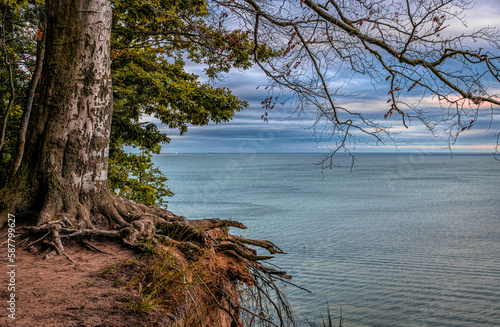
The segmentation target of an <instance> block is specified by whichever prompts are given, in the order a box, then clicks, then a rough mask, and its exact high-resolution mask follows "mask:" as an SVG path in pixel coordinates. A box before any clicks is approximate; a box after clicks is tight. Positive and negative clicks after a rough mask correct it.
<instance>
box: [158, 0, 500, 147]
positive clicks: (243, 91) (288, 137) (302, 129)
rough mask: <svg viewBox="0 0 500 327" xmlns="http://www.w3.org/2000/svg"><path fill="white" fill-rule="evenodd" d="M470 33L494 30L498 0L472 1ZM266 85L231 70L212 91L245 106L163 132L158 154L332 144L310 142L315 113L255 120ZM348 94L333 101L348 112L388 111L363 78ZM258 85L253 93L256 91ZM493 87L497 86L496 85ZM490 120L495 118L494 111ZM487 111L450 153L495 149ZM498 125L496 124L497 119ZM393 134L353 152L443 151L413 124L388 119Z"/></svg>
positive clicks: (258, 77) (430, 104)
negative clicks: (225, 118)
mask: <svg viewBox="0 0 500 327" xmlns="http://www.w3.org/2000/svg"><path fill="white" fill-rule="evenodd" d="M467 21H468V24H469V26H470V27H471V28H475V27H480V26H484V25H485V24H486V25H490V26H498V27H500V0H478V1H477V4H476V6H475V7H474V9H473V10H472V11H470V12H469V13H468V16H467ZM202 69H203V68H202V67H199V66H194V65H189V70H190V71H191V72H193V73H196V74H198V75H200V76H202ZM266 82H267V80H266V77H265V75H264V74H263V73H262V72H261V71H259V69H258V68H254V69H250V70H248V71H245V72H240V71H237V70H236V71H232V72H231V73H229V74H228V75H226V76H225V79H224V80H223V81H220V82H218V83H217V86H220V87H228V88H230V89H231V90H232V92H233V93H234V94H235V95H237V96H238V97H239V98H240V99H243V100H246V101H247V102H248V103H249V107H248V108H247V109H246V110H244V111H242V112H239V113H236V115H235V117H234V119H233V120H232V121H231V122H229V123H224V124H219V125H215V124H209V125H208V126H202V127H190V129H189V131H188V133H186V134H185V135H183V136H179V135H178V133H177V132H176V131H173V130H168V129H166V128H165V127H163V128H162V129H163V130H165V131H166V132H167V133H168V135H169V136H170V137H171V139H172V141H171V143H170V144H168V145H165V146H163V149H162V151H163V152H167V153H176V152H177V153H207V152H212V151H214V152H216V153H248V152H251V153H254V152H257V153H303V152H319V153H325V152H327V151H328V150H327V146H332V144H328V143H324V142H319V143H318V142H316V140H315V138H314V136H313V130H312V129H311V128H310V127H311V125H312V123H313V121H314V118H315V112H312V111H311V112H309V113H306V114H303V115H300V116H296V115H294V116H290V112H291V110H292V109H293V108H292V107H287V106H285V107H283V108H280V107H278V106H277V107H276V108H278V109H273V110H272V111H271V112H270V116H269V122H268V123H264V122H263V121H262V120H261V115H262V114H263V110H262V109H261V101H263V100H264V99H265V98H266V92H265V91H264V90H263V89H264V87H265V86H266V85H267V84H266ZM347 85H348V87H349V88H352V89H353V90H358V91H359V90H361V91H362V92H363V94H362V95H361V96H359V97H348V98H342V99H340V100H339V101H340V102H341V103H342V104H345V105H346V106H349V107H351V108H367V107H369V108H373V110H375V111H380V112H381V113H382V114H381V115H383V113H384V112H386V111H387V110H388V108H389V105H388V104H387V103H386V99H387V89H383V90H382V91H380V92H376V91H374V89H373V86H372V85H371V83H370V80H368V79H367V78H363V77H359V78H356V79H353V80H349V83H348V84H347ZM257 86H260V88H259V89H256V88H257ZM496 87H498V85H497V86H496ZM421 106H422V108H426V109H429V110H433V109H435V108H437V103H436V101H433V100H432V99H425V100H424V101H423V102H422V104H421ZM495 116H497V117H498V119H500V116H499V114H498V109H497V110H496V112H495ZM490 118H491V111H488V110H485V111H484V114H483V115H481V117H480V118H479V119H478V123H477V124H476V126H475V127H474V128H473V129H472V130H470V131H466V132H465V133H464V134H462V135H461V137H460V138H459V140H458V142H457V143H456V145H454V146H453V148H452V149H453V151H454V152H455V153H458V152H482V153H492V152H493V150H494V145H495V141H496V138H495V133H498V131H499V130H500V126H499V125H498V123H495V122H493V124H492V125H491V126H490V121H491V119H490ZM497 121H498V120H497ZM394 124H395V125H394V126H395V129H394V131H401V133H400V134H399V135H397V136H396V141H397V146H396V145H395V144H394V143H393V142H391V141H387V142H385V144H378V145H377V144H375V143H374V142H370V143H368V144H358V145H357V146H356V151H357V152H359V153H361V152H395V151H399V152H414V151H423V152H444V151H447V150H445V149H444V147H446V145H447V141H448V139H447V137H446V136H444V135H443V136H442V137H437V138H436V137H432V136H431V134H430V133H429V132H428V131H426V129H425V127H423V126H422V124H420V123H418V122H414V123H413V125H411V126H410V127H409V128H408V129H404V130H403V129H402V128H398V125H400V123H398V122H397V120H394Z"/></svg>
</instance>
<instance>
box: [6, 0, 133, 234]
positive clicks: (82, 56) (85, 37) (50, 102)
mask: <svg viewBox="0 0 500 327" xmlns="http://www.w3.org/2000/svg"><path fill="white" fill-rule="evenodd" d="M46 10H47V16H48V17H47V30H46V33H47V37H46V55H45V59H44V64H43V71H42V80H41V88H40V97H39V99H40V100H39V102H38V104H37V105H36V106H35V107H34V108H33V114H32V117H31V120H30V125H29V134H28V140H27V143H26V150H25V154H24V156H23V161H22V163H21V166H20V168H19V170H18V172H17V174H16V175H15V176H13V179H12V182H11V183H10V185H9V186H10V188H16V189H17V191H18V192H21V197H23V198H24V199H23V201H22V203H19V204H18V205H17V207H18V208H19V207H22V209H23V210H24V211H26V209H27V208H30V211H35V212H40V215H39V217H38V221H37V223H38V224H39V225H40V224H44V223H47V222H48V221H49V220H50V219H52V218H53V216H54V215H55V214H56V213H57V212H60V211H64V212H65V213H66V214H67V218H69V219H70V221H72V222H76V223H78V225H79V226H80V227H86V226H88V225H89V224H88V217H89V212H88V211H89V210H88V209H89V208H92V206H93V205H94V204H95V203H94V202H95V200H96V199H97V198H98V197H100V196H102V192H103V191H105V192H106V193H109V190H107V182H106V180H107V170H108V146H109V135H110V127H111V116H112V111H113V101H112V85H111V67H110V38H111V19H112V15H111V3H110V1H109V0H49V1H47V4H46ZM122 223H123V222H122ZM84 225H86V226H84Z"/></svg>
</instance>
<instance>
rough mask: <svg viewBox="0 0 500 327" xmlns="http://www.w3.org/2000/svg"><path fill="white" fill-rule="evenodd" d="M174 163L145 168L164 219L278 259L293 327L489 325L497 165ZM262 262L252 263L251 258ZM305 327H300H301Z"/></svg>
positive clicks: (425, 161)
mask: <svg viewBox="0 0 500 327" xmlns="http://www.w3.org/2000/svg"><path fill="white" fill-rule="evenodd" d="M320 159H321V156H320V155H304V154H298V155H292V154H179V155H173V154H172V155H158V156H156V157H155V158H154V162H155V163H156V164H157V165H158V166H159V167H160V169H161V170H162V171H163V172H164V173H165V174H166V176H167V177H168V178H169V181H168V185H169V187H170V188H171V189H172V191H173V192H174V193H175V194H176V195H175V196H174V197H173V198H171V199H170V200H169V207H168V209H169V210H171V211H173V212H174V213H176V214H179V215H184V216H186V217H188V218H214V217H217V218H225V219H229V218H231V219H233V220H237V221H240V222H242V223H243V224H245V225H246V226H247V227H248V229H246V230H238V229H234V228H233V229H231V232H232V233H233V234H236V235H244V236H246V237H250V238H256V239H267V240H270V241H272V242H274V243H275V244H277V245H278V246H279V247H281V248H282V249H283V250H284V251H285V252H286V253H287V254H285V255H277V256H276V257H275V258H274V259H272V260H271V263H272V264H275V265H278V266H280V267H281V268H282V269H283V270H285V271H286V272H287V273H289V274H291V275H293V282H294V283H296V284H298V285H300V286H302V287H305V288H307V289H309V290H310V291H311V292H312V293H307V292H305V291H303V290H300V289H296V288H293V287H290V286H287V287H286V288H285V292H286V295H287V298H288V300H289V301H290V303H291V305H292V309H293V311H294V313H295V316H296V317H297V320H298V322H300V323H301V325H302V324H305V319H307V320H309V321H311V322H316V324H320V323H321V318H320V314H321V315H323V316H325V315H326V308H327V302H328V306H329V307H330V310H331V311H332V315H333V316H334V317H338V315H339V311H340V310H342V316H343V318H344V326H384V327H388V326H500V201H499V200H500V196H499V195H500V162H499V161H496V160H495V159H494V158H493V156H492V155H457V154H456V155H454V156H453V158H451V157H450V156H449V155H424V154H357V155H356V161H355V164H354V167H353V169H352V171H350V167H349V164H348V161H349V160H348V159H349V158H347V157H342V156H339V157H338V159H339V160H340V161H341V162H343V164H344V167H341V168H333V169H331V170H330V169H328V170H325V171H322V170H321V168H320V166H318V165H316V163H318V161H319V160H320ZM262 253H264V252H262ZM305 325H307V324H305Z"/></svg>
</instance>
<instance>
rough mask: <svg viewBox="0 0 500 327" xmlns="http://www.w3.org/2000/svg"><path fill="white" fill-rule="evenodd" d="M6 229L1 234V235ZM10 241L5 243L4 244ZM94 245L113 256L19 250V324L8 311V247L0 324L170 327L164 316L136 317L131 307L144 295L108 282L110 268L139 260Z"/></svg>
mask: <svg viewBox="0 0 500 327" xmlns="http://www.w3.org/2000/svg"><path fill="white" fill-rule="evenodd" d="M3 234H5V230H1V231H0V236H1V235H3ZM5 240H6V237H4V238H2V239H0V243H3V242H4V241H5ZM92 245H94V246H96V247H97V248H99V249H101V250H103V251H105V252H107V253H110V254H103V253H96V252H93V251H91V250H88V249H86V248H82V247H81V246H78V245H76V244H75V245H72V246H69V247H67V249H66V252H67V253H68V254H69V255H70V256H71V257H72V258H73V260H74V261H75V262H76V264H72V263H71V262H69V260H68V259H66V257H63V256H55V257H53V258H51V259H48V260H46V259H45V258H44V257H45V255H46V254H47V253H48V251H44V252H40V251H41V250H38V249H35V248H34V247H30V248H29V249H20V248H16V263H15V264H16V265H17V267H15V288H16V290H15V299H16V302H15V318H16V319H15V320H14V319H11V318H9V317H8V314H10V312H8V311H7V308H8V305H9V304H8V303H7V300H8V299H9V296H10V294H11V293H12V292H11V291H9V290H8V287H9V278H10V277H9V274H8V272H9V269H11V268H10V267H8V264H9V263H8V262H6V261H4V260H5V258H6V257H7V253H6V252H5V250H6V246H5V244H3V246H1V247H0V252H1V253H0V258H2V259H3V261H0V299H1V302H0V326H2V327H3V326H23V327H24V326H30V327H31V326H54V327H59V326H60V327H73V326H75V327H76V326H102V327H105V326H134V327H135V326H168V325H170V323H169V322H170V320H169V318H168V316H167V315H165V314H163V313H162V312H155V313H152V314H145V313H136V312H134V311H132V309H131V308H130V303H131V302H134V301H137V300H138V299H139V296H138V295H137V293H135V292H134V291H132V290H129V289H126V288H125V287H124V286H123V285H119V284H118V285H117V283H116V279H112V278H104V277H103V271H105V269H106V268H108V267H109V266H110V265H113V264H117V263H120V262H122V261H123V260H131V259H134V258H135V256H136V255H135V254H134V253H133V252H132V251H130V250H128V249H124V248H123V247H121V246H118V245H115V244H112V243H109V242H102V241H100V242H98V241H93V242H92Z"/></svg>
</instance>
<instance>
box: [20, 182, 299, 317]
mask: <svg viewBox="0 0 500 327" xmlns="http://www.w3.org/2000/svg"><path fill="white" fill-rule="evenodd" d="M46 200H48V202H47V203H46V204H45V205H44V206H43V208H42V210H41V213H40V217H39V220H38V224H37V225H36V226H25V227H23V228H22V230H23V231H24V235H26V236H28V238H26V241H28V240H29V241H30V242H29V244H28V245H27V247H31V246H35V245H40V244H44V245H46V246H48V247H49V248H52V249H53V250H54V251H53V252H50V253H49V254H48V255H47V256H46V258H47V259H50V257H53V256H54V255H55V254H58V255H62V256H65V257H66V258H67V259H68V261H70V262H71V263H73V264H74V263H75V261H74V260H73V259H72V258H71V256H70V255H68V253H66V251H65V248H64V243H67V242H68V241H69V240H71V239H76V240H79V241H80V242H81V244H83V245H84V246H85V247H87V248H89V249H90V250H92V251H96V252H102V253H106V252H104V251H102V250H100V249H98V248H96V247H95V246H93V245H92V244H91V243H90V240H91V239H92V238H106V239H111V240H115V241H118V242H121V243H122V244H123V245H125V246H127V247H131V248H134V249H136V250H139V251H151V249H152V248H154V247H156V246H159V245H161V246H164V247H166V248H175V249H177V250H178V251H180V253H182V255H183V257H184V258H185V259H186V260H188V262H195V261H198V260H200V258H205V257H207V255H208V256H214V255H215V253H219V256H221V258H222V257H224V256H226V255H228V256H229V257H231V258H232V259H230V260H229V261H228V262H237V264H236V265H238V266H239V268H235V267H236V266H235V267H234V268H231V267H228V268H227V269H228V271H227V272H225V274H226V275H227V276H233V275H234V276H233V277H230V278H229V277H224V278H229V280H240V281H243V283H244V284H246V287H247V288H248V289H252V290H253V291H252V294H253V295H252V296H253V299H252V300H251V301H252V303H253V304H252V305H254V304H255V303H260V304H262V302H263V300H265V302H267V303H270V304H271V305H270V307H271V308H272V310H268V311H266V312H268V313H267V314H264V315H262V314H259V313H256V312H259V311H258V310H257V311H255V310H252V309H251V308H247V307H245V308H244V307H243V305H242V304H241V303H240V302H239V301H238V300H237V299H236V297H237V296H236V295H235V294H237V292H236V288H235V286H234V287H233V288H232V289H231V290H230V291H228V290H225V289H224V286H223V285H224V282H223V279H220V281H219V282H218V283H219V284H217V283H216V284H214V285H215V286H213V287H216V288H215V289H218V291H217V292H216V293H214V294H213V296H212V297H213V299H214V300H213V301H212V302H213V303H212V304H213V305H216V306H218V307H219V308H220V309H221V310H223V311H225V312H226V313H227V315H228V317H230V318H231V319H232V320H233V322H234V325H235V326H239V325H241V321H240V318H239V316H240V314H241V313H243V312H246V313H247V314H248V315H249V316H252V315H253V318H255V317H259V318H260V320H262V321H264V322H267V323H268V322H270V321H271V318H275V319H276V317H277V318H278V319H279V320H280V321H281V322H283V321H284V320H288V321H291V322H292V325H293V317H292V315H291V312H290V309H289V308H288V306H287V304H286V300H285V299H284V297H283V295H282V293H281V292H280V291H279V289H278V288H277V287H276V285H275V284H274V282H275V281H276V280H284V279H287V278H290V276H289V275H287V274H286V273H285V272H282V271H279V270H276V269H273V268H270V267H268V266H265V265H263V264H262V263H261V262H260V261H262V260H268V259H271V258H272V256H270V255H257V251H256V250H254V249H252V248H250V247H249V246H255V247H260V248H263V249H265V250H267V251H268V252H269V253H270V254H271V255H272V254H277V253H284V251H283V250H282V249H280V248H279V247H278V246H276V245H275V244H273V243H272V242H270V241H265V240H264V241H261V240H253V239H247V238H245V237H242V236H235V235H231V234H229V227H236V228H240V229H245V228H246V227H245V226H244V225H243V224H242V223H240V222H237V221H234V220H223V219H218V218H212V219H200V220H189V219H187V218H186V217H183V216H177V215H175V214H173V213H172V212H170V211H168V210H165V209H161V208H158V207H149V206H145V205H142V204H137V203H133V202H131V201H129V200H126V199H124V198H120V197H117V196H114V195H112V194H111V192H109V191H104V192H101V193H100V194H99V197H87V198H85V197H79V198H75V197H74V196H72V195H71V194H70V195H64V196H63V199H62V200H61V199H59V200H56V201H53V199H51V196H50V195H49V196H48V197H47V198H46ZM90 203H92V205H90ZM86 208H91V210H89V209H86ZM153 252H154V250H153ZM108 254H109V253H108ZM215 256H217V255H215ZM242 267H243V268H242ZM232 269H235V270H234V271H233V272H231V270H232ZM242 269H243V270H245V271H247V273H242V271H243V270H242ZM242 274H243V275H242ZM185 282H186V281H185ZM200 285H201V284H200ZM234 285H236V283H235V284H234ZM205 287H206V285H205ZM217 287H218V288H217ZM269 288H270V289H274V290H275V292H277V293H276V295H275V296H271V295H270V294H269V292H268V289H269ZM211 289H212V288H211ZM189 292H190V291H189V290H188V292H187V293H186V294H188V295H190V297H191V300H190V302H192V307H193V308H194V310H195V311H196V307H197V306H198V304H197V303H196V298H195V297H193V296H192V294H190V293H189ZM235 292H236V293H235ZM221 296H222V298H221ZM188 298H189V297H188ZM221 299H223V300H221ZM217 301H219V302H217ZM240 309H241V310H240ZM254 309H255V308H254ZM271 311H272V312H274V313H270V312H271ZM260 312H264V311H263V310H260ZM200 319H201V318H200ZM200 319H198V320H199V321H201V320H202V319H201V320H200ZM279 325H283V323H281V324H279Z"/></svg>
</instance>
